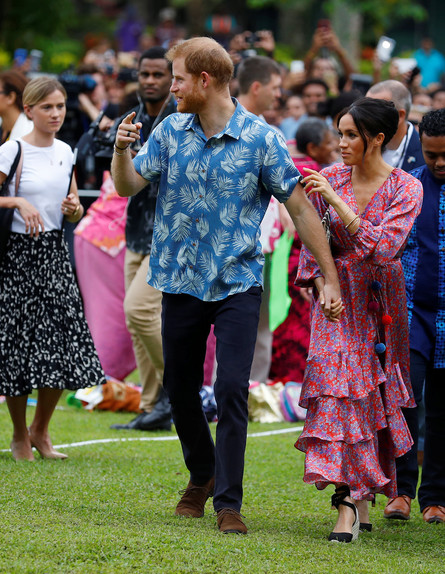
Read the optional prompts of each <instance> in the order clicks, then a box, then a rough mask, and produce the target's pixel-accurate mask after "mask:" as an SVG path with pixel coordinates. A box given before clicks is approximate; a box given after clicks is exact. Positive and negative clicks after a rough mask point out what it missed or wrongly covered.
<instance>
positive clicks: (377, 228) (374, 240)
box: [346, 172, 423, 265]
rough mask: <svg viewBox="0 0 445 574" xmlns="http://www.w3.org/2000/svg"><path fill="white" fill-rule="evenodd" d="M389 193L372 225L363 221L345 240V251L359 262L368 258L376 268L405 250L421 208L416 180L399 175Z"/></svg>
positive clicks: (406, 175) (421, 192)
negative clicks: (350, 250)
mask: <svg viewBox="0 0 445 574" xmlns="http://www.w3.org/2000/svg"><path fill="white" fill-rule="evenodd" d="M390 185H392V186H393V189H392V190H390V192H389V194H390V196H391V201H390V202H389V203H388V205H387V206H386V207H385V208H384V210H383V217H382V219H381V221H380V222H379V223H378V224H377V225H376V224H375V223H373V222H371V221H368V220H367V219H365V218H362V219H360V226H359V228H358V230H357V231H356V233H354V235H348V236H347V238H346V242H347V244H348V245H347V247H349V248H350V249H352V250H353V251H354V252H355V254H356V255H357V256H358V257H359V258H360V259H368V258H371V259H372V262H373V263H374V264H376V265H384V264H385V263H388V262H389V261H392V260H393V259H394V258H395V257H396V256H397V255H398V254H399V253H401V252H402V251H403V249H404V247H405V244H406V241H407V238H408V235H409V233H410V231H411V228H412V226H413V224H414V221H415V219H416V217H417V215H418V214H419V212H420V209H421V207H422V198H423V188H422V184H421V183H420V181H419V180H417V179H416V178H414V177H413V176H411V175H409V174H407V173H405V172H400V174H399V176H398V177H397V179H396V180H395V181H394V182H391V184H390Z"/></svg>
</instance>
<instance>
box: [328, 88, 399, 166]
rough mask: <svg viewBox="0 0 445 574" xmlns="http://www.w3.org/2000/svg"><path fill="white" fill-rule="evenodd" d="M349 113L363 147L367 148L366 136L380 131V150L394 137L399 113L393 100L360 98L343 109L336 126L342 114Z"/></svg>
mask: <svg viewBox="0 0 445 574" xmlns="http://www.w3.org/2000/svg"><path fill="white" fill-rule="evenodd" d="M346 114H349V115H350V116H351V117H352V119H353V120H354V123H355V125H356V127H357V130H358V133H359V134H360V137H361V138H362V140H363V144H364V146H365V149H364V151H363V155H364V154H365V153H366V150H367V149H368V138H374V137H376V136H377V135H378V134H380V133H382V134H383V135H384V136H385V138H384V140H383V144H382V151H383V150H384V149H385V147H386V145H387V144H388V143H389V142H390V141H391V139H392V138H393V137H394V135H395V133H396V131H397V128H398V125H399V113H398V111H397V110H396V108H395V106H394V104H393V102H390V101H387V100H377V99H376V98H367V97H365V98H360V99H358V100H356V101H355V102H354V103H352V104H351V105H350V106H349V107H348V108H346V109H345V110H343V111H342V112H341V114H340V115H339V116H338V120H337V127H338V126H339V124H340V120H341V118H342V117H343V116H345V115H346Z"/></svg>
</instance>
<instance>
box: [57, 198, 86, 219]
mask: <svg viewBox="0 0 445 574" xmlns="http://www.w3.org/2000/svg"><path fill="white" fill-rule="evenodd" d="M60 207H61V210H62V213H63V215H64V216H65V217H66V218H69V219H73V220H74V222H75V221H78V220H79V219H80V216H81V215H82V211H83V207H82V205H81V204H80V201H79V197H78V196H77V194H75V193H69V194H68V195H67V196H66V197H65V199H64V200H63V201H62V204H61V206H60ZM78 216H79V217H78Z"/></svg>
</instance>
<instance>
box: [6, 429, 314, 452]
mask: <svg viewBox="0 0 445 574" xmlns="http://www.w3.org/2000/svg"><path fill="white" fill-rule="evenodd" d="M301 430H303V427H302V426H298V427H290V428H285V429H278V430H272V431H264V432H254V433H249V434H248V435H247V438H256V437H263V436H272V435H276V434H285V433H291V432H299V431H301ZM168 440H178V436H177V435H175V436H153V437H151V436H150V437H149V436H141V437H128V438H125V437H121V438H99V439H94V440H84V441H82V442H72V443H69V444H56V445H54V448H72V447H77V446H89V445H91V444H107V443H111V442H133V441H140V442H143V441H151V442H160V441H168ZM0 452H10V449H9V448H6V449H5V448H4V449H1V450H0Z"/></svg>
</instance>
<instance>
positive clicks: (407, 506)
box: [383, 494, 411, 520]
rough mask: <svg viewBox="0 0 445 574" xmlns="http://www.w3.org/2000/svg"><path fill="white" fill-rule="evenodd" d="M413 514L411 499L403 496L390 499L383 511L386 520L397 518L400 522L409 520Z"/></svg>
mask: <svg viewBox="0 0 445 574" xmlns="http://www.w3.org/2000/svg"><path fill="white" fill-rule="evenodd" d="M410 512H411V498H410V497H409V496H406V494H402V495H401V496H397V497H396V498H390V499H389V501H388V504H387V505H386V507H385V510H384V511H383V516H384V517H385V518H396V519H399V520H408V518H409V514H410Z"/></svg>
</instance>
